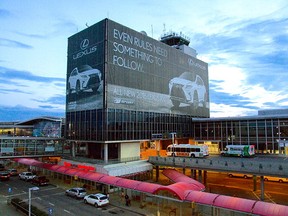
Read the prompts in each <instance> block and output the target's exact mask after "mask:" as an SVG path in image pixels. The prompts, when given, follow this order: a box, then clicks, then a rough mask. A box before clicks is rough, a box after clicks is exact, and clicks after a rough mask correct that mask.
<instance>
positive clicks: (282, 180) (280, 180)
mask: <svg viewBox="0 0 288 216" xmlns="http://www.w3.org/2000/svg"><path fill="white" fill-rule="evenodd" d="M264 180H265V181H275V182H281V183H283V182H288V178H281V177H274V176H264Z"/></svg>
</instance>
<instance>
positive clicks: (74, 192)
mask: <svg viewBox="0 0 288 216" xmlns="http://www.w3.org/2000/svg"><path fill="white" fill-rule="evenodd" d="M65 195H67V196H71V197H74V198H79V199H80V198H83V197H85V196H86V190H85V189H84V188H71V189H68V190H66V191H65Z"/></svg>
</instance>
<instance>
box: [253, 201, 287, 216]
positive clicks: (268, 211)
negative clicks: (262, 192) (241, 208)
mask: <svg viewBox="0 0 288 216" xmlns="http://www.w3.org/2000/svg"><path fill="white" fill-rule="evenodd" d="M252 213H253V214H255V215H267V216H270V215H273V216H287V215H288V206H284V205H278V204H274V203H267V202H262V201H258V202H256V204H255V206H254V208H253V211H252Z"/></svg>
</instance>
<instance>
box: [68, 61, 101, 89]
mask: <svg viewBox="0 0 288 216" xmlns="http://www.w3.org/2000/svg"><path fill="white" fill-rule="evenodd" d="M100 85H101V72H100V70H98V69H94V68H92V67H91V66H89V65H82V66H80V67H76V68H74V69H73V70H72V72H71V74H70V76H69V78H68V84H67V93H68V94H71V93H72V92H75V93H76V94H79V93H81V92H83V91H85V90H90V89H92V91H93V92H96V91H97V90H98V88H99V86H100Z"/></svg>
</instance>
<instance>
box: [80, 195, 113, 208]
mask: <svg viewBox="0 0 288 216" xmlns="http://www.w3.org/2000/svg"><path fill="white" fill-rule="evenodd" d="M84 203H86V204H87V203H88V204H91V205H94V206H95V207H96V208H97V207H99V206H105V205H108V204H109V199H108V197H107V196H106V195H104V194H101V193H97V194H89V195H87V196H85V197H84Z"/></svg>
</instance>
